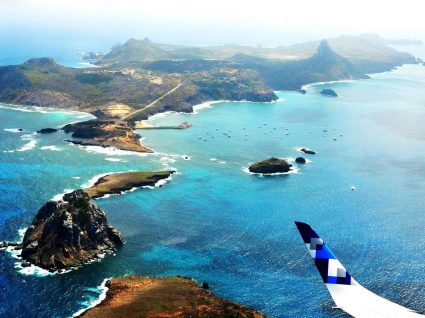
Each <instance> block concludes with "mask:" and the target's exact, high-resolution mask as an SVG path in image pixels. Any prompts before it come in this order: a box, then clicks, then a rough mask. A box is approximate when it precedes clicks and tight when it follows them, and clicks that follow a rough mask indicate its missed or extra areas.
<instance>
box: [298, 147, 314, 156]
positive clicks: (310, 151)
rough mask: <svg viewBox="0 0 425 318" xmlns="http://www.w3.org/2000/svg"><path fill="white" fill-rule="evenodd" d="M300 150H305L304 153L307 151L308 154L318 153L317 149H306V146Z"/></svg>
mask: <svg viewBox="0 0 425 318" xmlns="http://www.w3.org/2000/svg"><path fill="white" fill-rule="evenodd" d="M300 151H301V152H304V153H306V154H308V155H315V154H316V152H315V151H313V150H309V149H306V148H301V149H300Z"/></svg>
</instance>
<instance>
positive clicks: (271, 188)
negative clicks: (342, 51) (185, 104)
mask: <svg viewBox="0 0 425 318" xmlns="http://www.w3.org/2000/svg"><path fill="white" fill-rule="evenodd" d="M424 85H425V67H423V66H420V65H407V66H403V67H401V68H399V69H397V70H395V71H392V72H387V73H382V74H375V75H372V78H371V79H370V80H360V81H353V82H337V83H324V84H318V85H312V86H308V87H307V90H308V93H307V94H305V95H302V94H299V93H297V92H278V93H277V94H278V96H279V100H278V101H277V102H273V103H250V102H220V103H216V104H214V105H209V104H206V105H204V107H198V108H197V110H196V112H195V113H194V114H178V113H168V114H162V115H157V116H154V117H152V118H151V119H150V121H151V122H152V124H156V125H159V124H163V125H165V124H180V123H182V122H184V121H189V122H191V123H192V124H193V126H192V127H191V128H189V129H184V130H143V131H140V133H141V135H142V136H143V144H144V145H146V146H148V147H151V148H152V149H153V150H154V151H155V153H154V154H145V155H144V154H132V153H127V152H123V151H117V150H115V151H114V150H112V149H102V148H97V147H87V148H82V147H78V146H75V145H71V144H69V143H67V142H65V141H64V139H66V138H67V136H66V135H65V134H64V133H63V132H62V131H59V132H57V133H54V134H49V135H38V134H35V131H37V130H38V129H41V128H45V127H58V126H60V125H63V124H66V123H69V122H75V121H81V120H85V119H87V118H90V115H87V114H84V113H77V112H75V113H71V112H57V111H53V110H47V111H44V110H42V109H39V108H34V107H21V108H10V107H7V106H1V107H0V118H1V119H0V198H1V199H0V240H18V239H19V231H20V230H22V229H24V228H25V227H27V226H28V225H29V224H30V222H31V220H32V218H33V217H34V215H35V213H36V212H37V210H38V209H39V208H40V207H41V206H42V205H43V204H44V203H45V202H46V201H47V200H50V199H52V198H54V197H55V196H57V195H58V194H61V193H64V192H66V191H70V190H72V189H76V188H79V187H82V186H84V185H87V184H88V183H90V182H91V180H93V178H94V177H95V176H98V175H100V174H105V173H108V172H119V171H129V170H149V171H151V170H163V169H174V170H176V171H177V174H175V175H173V177H172V180H170V181H169V182H168V183H167V184H165V185H163V186H161V187H157V188H154V189H148V188H142V189H138V190H136V191H133V192H129V193H125V194H123V195H119V196H118V195H113V196H110V197H108V198H102V199H98V200H97V203H98V204H99V205H100V206H101V207H102V208H103V209H104V210H105V211H106V213H107V216H108V219H109V222H110V223H111V224H112V225H114V226H116V227H117V228H118V229H119V230H120V231H121V233H122V234H123V236H124V238H125V240H126V244H125V246H124V247H123V248H121V249H119V250H118V251H117V252H116V254H115V255H111V256H107V257H106V258H105V259H103V260H102V261H101V262H96V263H92V264H89V265H86V266H84V267H83V268H80V269H78V270H75V271H72V272H70V273H67V274H62V275H47V274H45V273H43V272H35V273H34V272H33V271H32V272H29V270H21V269H19V268H16V264H15V263H16V262H17V260H16V259H14V258H13V257H12V255H11V254H10V253H7V252H5V251H2V252H0V304H1V306H0V317H70V316H72V315H73V314H74V313H75V312H77V311H79V310H81V309H83V308H85V307H87V306H89V305H90V304H91V303H92V302H93V301H95V300H96V299H97V298H98V297H99V295H100V293H101V290H100V289H99V288H98V286H100V285H101V283H102V282H103V281H104V279H105V278H108V277H114V276H122V275H128V274H141V275H146V276H169V275H186V276H191V277H193V278H195V279H196V280H197V281H198V282H200V283H202V282H203V281H207V282H208V283H209V285H210V288H211V290H212V291H213V292H215V293H216V294H218V295H220V296H222V297H226V298H229V299H232V300H234V301H237V302H240V303H243V304H245V305H247V306H250V307H253V308H255V309H257V310H260V311H262V312H264V313H265V314H267V316H268V317H315V318H316V317H347V316H346V315H345V314H344V313H342V312H341V311H339V310H337V309H333V308H332V306H333V302H332V300H331V297H330V295H329V294H328V292H327V290H326V287H325V286H324V284H323V283H322V281H321V278H320V276H319V274H318V273H317V271H316V269H315V267H314V265H313V264H312V262H311V260H310V258H309V255H308V252H307V250H306V249H305V246H304V244H303V243H302V240H301V237H300V236H299V234H298V232H297V230H296V228H295V225H294V221H304V222H308V223H310V224H311V225H312V227H313V228H315V229H316V230H317V231H318V232H319V234H321V236H322V237H323V238H324V239H325V241H326V242H327V243H328V245H329V246H330V248H331V249H332V250H333V251H334V253H335V254H336V255H337V257H338V258H339V259H340V261H341V262H342V263H343V264H344V265H345V267H346V268H347V270H348V271H349V272H350V273H351V275H352V276H353V277H354V278H355V279H356V280H357V281H358V282H359V283H361V284H363V285H364V286H365V287H367V288H369V289H370V290H372V291H373V292H375V293H377V294H379V295H382V296H384V297H386V298H388V299H390V300H392V301H394V302H396V303H398V304H401V305H403V306H406V307H408V308H411V309H415V310H418V311H419V312H421V313H425V301H424V299H425V264H424V259H425V240H424V238H423V229H424V227H425V138H424V136H425V126H424V124H423V123H424V121H425V95H424V94H423V87H424ZM323 88H332V89H334V90H335V91H336V92H337V93H338V95H339V97H337V98H331V97H325V96H321V95H320V94H319V93H318V91H320V90H321V89H323ZM18 128H20V129H22V132H20V131H18V130H17V129H18ZM300 147H308V148H310V149H312V150H314V151H316V152H317V154H316V155H304V154H302V153H300V152H299V148H300ZM300 155H303V156H304V157H306V158H307V159H309V162H308V163H307V164H306V165H302V166H300V165H297V164H296V163H293V165H294V167H295V168H296V169H297V173H293V174H288V175H279V176H259V175H251V174H249V173H247V172H246V168H247V167H248V166H249V165H250V164H251V163H253V162H256V161H259V160H262V159H266V158H268V157H270V156H276V157H281V158H287V159H288V160H290V161H291V162H293V160H294V158H296V157H297V156H300ZM187 157H188V158H187ZM353 186H354V187H355V189H356V190H355V191H353V190H352V187H353Z"/></svg>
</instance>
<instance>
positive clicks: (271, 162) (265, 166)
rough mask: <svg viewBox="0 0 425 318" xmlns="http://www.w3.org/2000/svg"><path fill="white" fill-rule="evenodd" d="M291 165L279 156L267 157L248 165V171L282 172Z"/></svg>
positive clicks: (287, 169)
mask: <svg viewBox="0 0 425 318" xmlns="http://www.w3.org/2000/svg"><path fill="white" fill-rule="evenodd" d="M291 167H292V165H291V164H289V163H288V162H287V161H286V160H283V159H279V158H275V157H272V158H269V159H266V160H263V161H260V162H257V163H254V164H252V165H251V166H249V171H250V172H253V173H265V174H268V173H283V172H289V171H290V170H291Z"/></svg>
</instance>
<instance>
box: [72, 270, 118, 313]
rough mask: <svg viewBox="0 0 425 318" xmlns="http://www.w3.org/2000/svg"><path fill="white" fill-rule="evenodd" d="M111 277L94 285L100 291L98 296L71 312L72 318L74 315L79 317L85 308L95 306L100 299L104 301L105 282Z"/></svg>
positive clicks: (106, 290) (106, 288)
mask: <svg viewBox="0 0 425 318" xmlns="http://www.w3.org/2000/svg"><path fill="white" fill-rule="evenodd" d="M111 278H112V277H109V278H105V279H104V280H103V281H102V283H101V284H100V285H99V286H97V287H96V290H98V291H99V292H100V294H99V296H98V297H97V298H95V299H93V300H92V301H90V302H89V304H88V305H87V306H86V307H83V308H81V309H80V310H78V311H77V312H75V313H74V314H72V316H71V317H72V318H74V317H79V316H81V315H82V314H83V313H85V312H86V311H87V310H89V309H91V308H93V307H96V306H97V305H99V304H100V303H101V302H102V301H104V300H105V299H106V293H107V292H108V287H106V283H107V282H108V280H109V279H111Z"/></svg>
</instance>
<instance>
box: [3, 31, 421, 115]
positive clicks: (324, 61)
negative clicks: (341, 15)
mask: <svg viewBox="0 0 425 318" xmlns="http://www.w3.org/2000/svg"><path fill="white" fill-rule="evenodd" d="M97 56H98V57H99V60H98V61H97V62H96V63H97V65H98V67H96V68H89V69H74V68H67V67H64V66H61V65H58V64H56V63H55V61H54V60H52V59H50V58H38V59H32V60H29V61H27V62H26V63H24V64H22V65H17V66H4V67H0V102H6V103H12V104H29V105H38V106H51V107H60V108H66V109H79V110H84V111H90V112H93V113H94V114H96V115H99V114H101V115H102V116H103V115H105V116H110V112H109V115H108V109H115V108H116V107H117V106H116V105H119V106H120V107H121V109H124V108H125V109H126V111H127V112H130V113H131V112H133V111H135V110H139V111H138V112H137V116H132V117H131V119H132V120H138V119H145V118H147V117H148V116H149V115H152V114H155V113H159V112H164V111H169V110H176V111H183V112H191V111H192V106H193V105H195V104H198V103H201V102H204V101H209V100H249V101H258V102H267V101H273V100H275V99H277V96H276V95H275V93H274V92H273V91H274V90H285V89H286V90H298V89H300V87H301V86H302V85H304V84H307V83H313V82H319V81H334V80H342V79H360V78H367V76H366V75H365V74H366V73H371V72H377V71H386V70H390V69H392V68H393V67H395V66H397V65H401V64H404V63H416V60H415V58H414V57H413V56H411V55H409V54H407V53H401V52H398V51H396V50H394V49H393V48H391V47H389V46H387V44H386V41H385V40H383V39H381V38H379V37H376V36H372V35H363V36H359V37H350V36H344V37H339V38H335V39H330V40H329V41H322V42H320V43H319V42H309V43H304V44H300V45H294V46H290V47H278V48H274V49H270V48H262V47H255V48H254V47H243V46H221V47H203V48H196V47H184V46H177V45H163V44H156V43H152V42H151V41H150V40H148V39H144V40H136V39H130V40H128V41H127V42H126V43H124V44H122V45H116V46H114V47H113V48H112V50H111V52H110V53H108V54H106V55H104V56H103V55H97ZM211 58H216V59H211ZM176 86H178V89H174V88H175V87H176ZM173 89H174V90H173ZM170 91H172V94H168V95H167V92H170ZM164 95H165V96H164ZM161 96H164V98H160V97H161ZM157 99H160V100H158V101H157V102H155V103H154V105H150V104H152V102H153V101H156V100H157ZM147 105H150V106H149V107H146V106H147ZM145 108H146V109H145ZM112 116H116V114H115V115H112Z"/></svg>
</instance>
